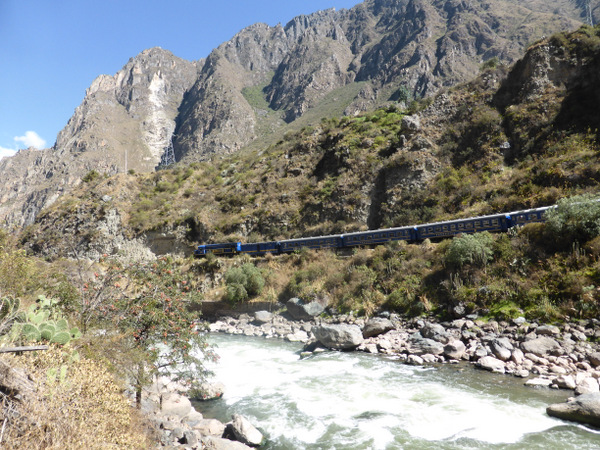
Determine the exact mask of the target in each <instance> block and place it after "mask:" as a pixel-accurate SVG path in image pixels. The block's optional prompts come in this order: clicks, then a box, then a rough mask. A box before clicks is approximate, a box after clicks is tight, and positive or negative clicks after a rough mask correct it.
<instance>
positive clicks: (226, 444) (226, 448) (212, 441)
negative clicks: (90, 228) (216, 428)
mask: <svg viewBox="0 0 600 450" xmlns="http://www.w3.org/2000/svg"><path fill="white" fill-rule="evenodd" d="M202 448H203V449H205V450H247V449H251V448H252V447H248V446H247V445H244V444H242V443H241V442H237V441H230V440H229V439H223V438H220V437H215V436H203V437H202Z"/></svg>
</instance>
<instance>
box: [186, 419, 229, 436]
mask: <svg viewBox="0 0 600 450" xmlns="http://www.w3.org/2000/svg"><path fill="white" fill-rule="evenodd" d="M191 427H192V428H193V429H194V430H197V431H199V432H200V434H202V436H216V437H221V436H223V432H224V431H225V424H223V423H222V422H220V421H218V420H217V419H200V420H197V421H196V422H195V423H193V424H191Z"/></svg>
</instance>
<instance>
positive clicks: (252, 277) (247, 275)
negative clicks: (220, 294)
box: [225, 263, 265, 303]
mask: <svg viewBox="0 0 600 450" xmlns="http://www.w3.org/2000/svg"><path fill="white" fill-rule="evenodd" d="M225 284H226V285H227V288H226V291H225V299H226V300H227V301H228V302H230V303H237V302H243V301H245V300H248V298H250V297H254V296H257V295H259V294H260V293H261V292H262V289H263V287H264V285H265V279H264V277H263V276H262V273H261V271H260V269H259V268H257V267H256V266H255V265H254V264H252V263H246V264H244V265H243V266H242V267H232V268H231V269H229V270H228V271H227V273H226V274H225Z"/></svg>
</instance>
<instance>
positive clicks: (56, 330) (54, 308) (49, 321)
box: [4, 295, 81, 345]
mask: <svg viewBox="0 0 600 450" xmlns="http://www.w3.org/2000/svg"><path fill="white" fill-rule="evenodd" d="M58 303H59V302H58V300H56V299H53V298H47V297H45V296H43V295H40V296H39V297H38V300H37V302H36V303H35V304H33V305H31V306H30V307H29V308H28V309H27V310H26V311H25V312H24V313H21V314H18V315H17V316H16V317H15V319H14V321H13V323H12V328H11V330H10V332H9V333H7V334H6V335H5V336H4V339H7V340H8V341H10V342H21V341H24V342H49V343H51V344H58V345H67V344H68V343H69V342H70V341H71V340H73V339H77V338H79V337H80V336H81V333H80V331H79V329H78V328H76V327H75V328H69V324H68V322H67V320H66V319H65V318H64V317H62V313H61V311H60V309H59V307H58Z"/></svg>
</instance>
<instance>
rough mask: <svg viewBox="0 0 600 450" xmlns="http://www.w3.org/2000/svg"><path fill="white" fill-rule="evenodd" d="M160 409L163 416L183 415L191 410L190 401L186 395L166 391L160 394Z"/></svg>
mask: <svg viewBox="0 0 600 450" xmlns="http://www.w3.org/2000/svg"><path fill="white" fill-rule="evenodd" d="M160 409H161V412H162V413H163V414H164V415H165V416H179V417H182V418H183V417H185V416H187V415H188V414H189V413H190V411H191V410H192V402H190V400H189V399H188V398H187V397H184V396H183V395H179V394H177V393H175V392H166V393H164V394H162V395H161V399H160Z"/></svg>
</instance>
